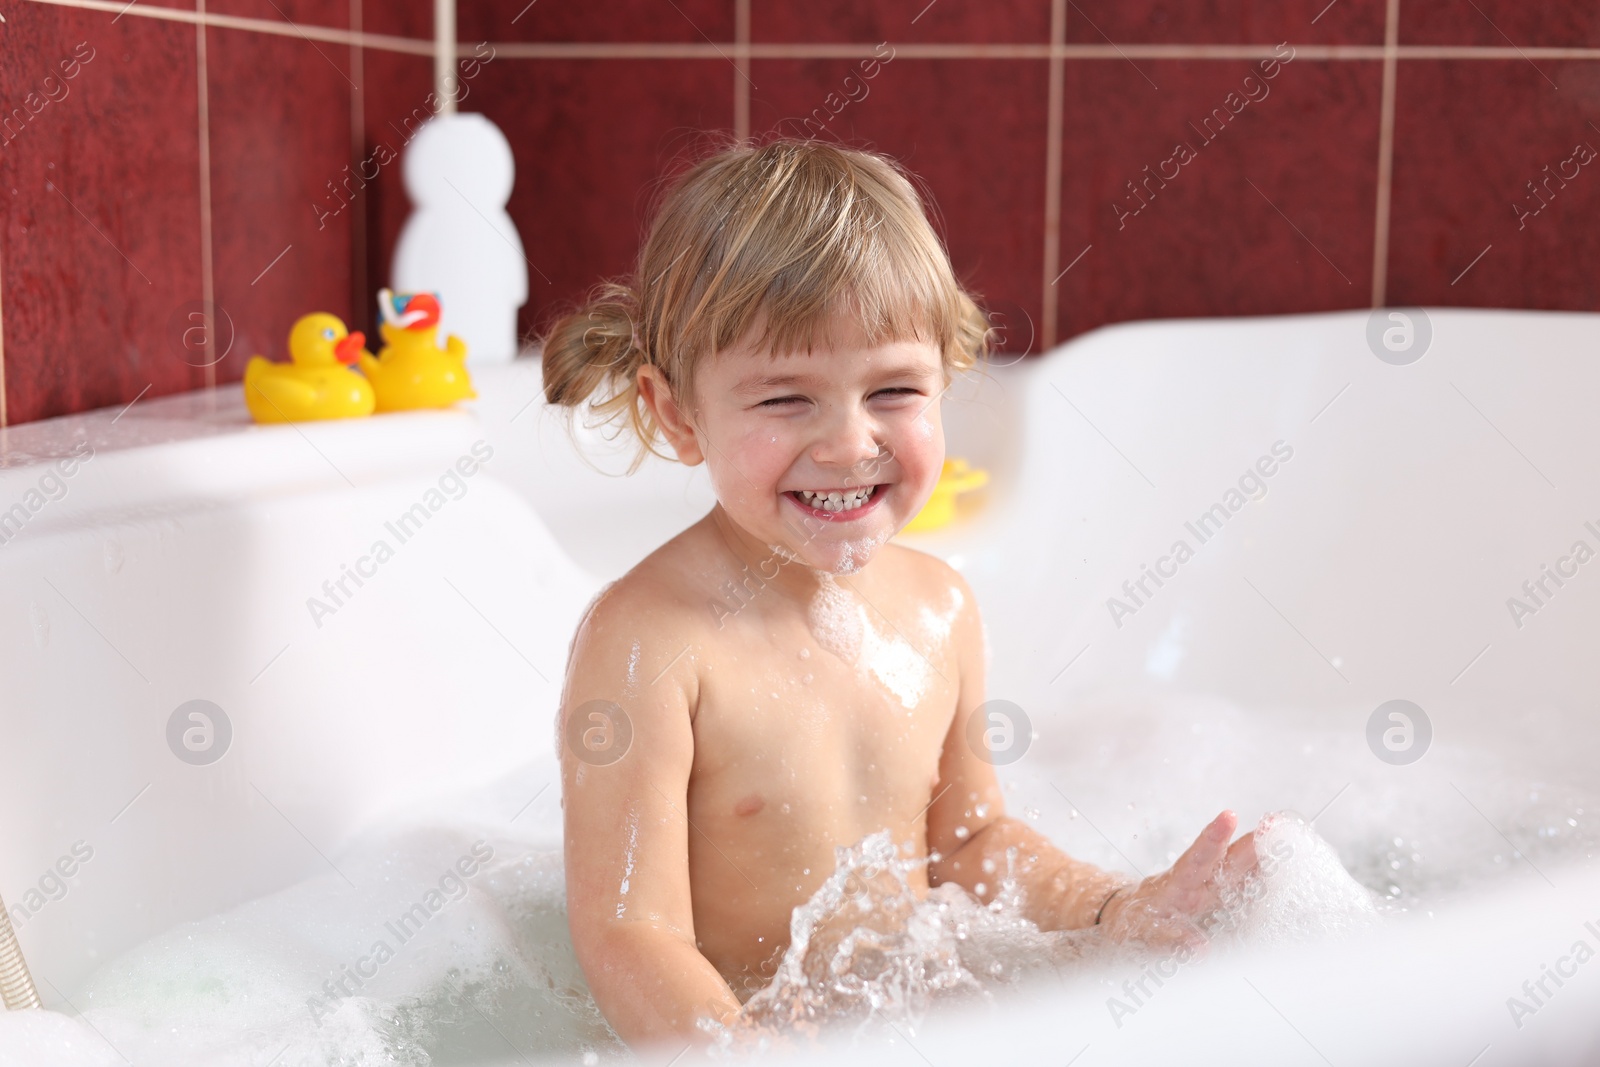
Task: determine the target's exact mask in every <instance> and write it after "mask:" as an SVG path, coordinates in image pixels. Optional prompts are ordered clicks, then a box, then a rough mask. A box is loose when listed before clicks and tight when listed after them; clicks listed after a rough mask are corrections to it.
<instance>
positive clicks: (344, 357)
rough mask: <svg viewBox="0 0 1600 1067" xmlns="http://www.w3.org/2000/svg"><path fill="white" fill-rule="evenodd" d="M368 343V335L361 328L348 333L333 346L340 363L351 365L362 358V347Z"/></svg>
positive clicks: (335, 356)
mask: <svg viewBox="0 0 1600 1067" xmlns="http://www.w3.org/2000/svg"><path fill="white" fill-rule="evenodd" d="M366 343H367V335H366V334H364V333H362V332H361V331H360V330H357V331H355V332H354V333H351V334H347V335H346V336H345V337H344V338H342V339H341V340H339V341H338V342H337V343H336V344H335V345H334V346H333V356H334V358H335V359H337V360H338V361H339V362H340V363H343V364H346V365H349V364H351V363H354V362H355V361H356V360H358V359H360V358H361V349H362V348H363V347H365V345H366Z"/></svg>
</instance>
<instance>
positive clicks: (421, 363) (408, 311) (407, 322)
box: [361, 289, 478, 411]
mask: <svg viewBox="0 0 1600 1067" xmlns="http://www.w3.org/2000/svg"><path fill="white" fill-rule="evenodd" d="M378 310H379V311H380V312H381V313H382V316H383V322H382V323H381V324H380V325H379V327H378V332H379V333H381V334H382V335H383V343H384V347H383V349H382V350H381V351H379V353H378V355H377V358H373V357H372V356H369V355H367V354H366V353H364V352H363V353H362V354H361V369H362V371H363V372H365V374H366V376H367V378H368V379H369V380H370V381H371V382H372V388H373V389H374V390H375V391H376V393H377V395H378V410H379V411H410V410H412V409H414V408H447V407H449V406H450V405H451V404H454V403H455V402H456V401H457V400H470V399H472V398H473V397H475V396H477V395H478V394H477V393H476V392H474V391H473V388H472V379H471V377H469V376H468V374H467V367H466V358H467V345H466V342H464V341H462V340H461V338H459V337H457V336H455V335H454V334H451V335H450V336H449V337H447V338H445V347H444V348H440V347H439V316H440V313H441V309H440V307H439V298H438V297H437V296H435V295H434V294H433V293H395V292H391V291H390V290H388V289H384V290H382V291H381V292H380V293H379V294H378Z"/></svg>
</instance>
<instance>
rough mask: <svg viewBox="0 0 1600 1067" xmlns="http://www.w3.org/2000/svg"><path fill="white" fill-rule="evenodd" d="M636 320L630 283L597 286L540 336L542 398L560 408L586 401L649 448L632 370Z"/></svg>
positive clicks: (638, 359) (650, 436) (641, 356)
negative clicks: (628, 429) (577, 307)
mask: <svg viewBox="0 0 1600 1067" xmlns="http://www.w3.org/2000/svg"><path fill="white" fill-rule="evenodd" d="M638 321H639V297H638V294H637V293H636V292H635V291H634V289H633V287H632V286H630V285H628V284H626V283H623V282H604V283H602V284H601V285H600V286H598V287H597V288H596V289H595V290H594V291H593V292H592V293H590V295H589V299H588V301H587V302H586V303H585V304H584V305H583V306H582V307H580V308H579V309H578V310H576V311H573V312H571V313H569V314H567V315H564V316H562V317H561V318H560V319H558V320H557V321H556V323H555V324H554V325H553V326H551V328H550V330H549V332H548V333H547V334H546V335H545V338H544V348H543V352H542V355H541V357H540V358H541V365H542V367H543V371H544V398H545V400H546V401H548V402H549V403H551V404H555V405H558V406H560V407H566V408H579V407H582V406H583V405H585V404H588V405H589V406H590V407H591V408H592V409H593V410H594V412H595V413H596V414H598V415H600V416H602V417H603V418H602V421H607V422H609V421H612V420H617V419H621V420H625V421H626V422H627V424H628V426H629V428H630V429H632V431H633V432H634V434H635V435H636V436H637V438H638V440H639V441H641V442H643V443H644V444H645V446H646V448H649V449H650V450H651V451H654V448H653V447H652V446H653V443H654V442H655V439H656V435H655V426H654V425H653V422H654V420H653V419H651V418H650V415H649V413H648V411H646V410H645V408H644V405H643V404H641V403H640V402H639V396H638V385H637V380H638V371H639V367H640V366H641V365H643V364H644V363H645V350H644V347H643V344H642V338H641V337H640V336H639V331H638V325H637V324H638ZM642 459H643V456H642V455H641V456H640V457H639V458H638V460H636V461H635V463H634V466H637V465H638V462H639V460H642Z"/></svg>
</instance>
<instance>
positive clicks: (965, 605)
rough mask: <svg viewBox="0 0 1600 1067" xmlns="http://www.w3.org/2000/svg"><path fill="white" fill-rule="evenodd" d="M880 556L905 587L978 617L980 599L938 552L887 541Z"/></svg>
mask: <svg viewBox="0 0 1600 1067" xmlns="http://www.w3.org/2000/svg"><path fill="white" fill-rule="evenodd" d="M879 558H880V560H881V561H882V562H884V563H887V564H888V565H889V566H888V567H887V568H886V571H887V576H888V577H889V578H890V579H891V580H893V581H895V582H897V583H902V585H903V587H905V588H911V589H915V590H917V597H918V599H919V600H921V601H923V602H924V603H925V604H926V603H929V602H932V603H931V604H930V606H932V607H934V608H936V609H937V610H943V611H954V612H955V614H956V615H957V616H958V617H971V618H973V619H976V618H977V611H978V601H977V598H976V597H974V596H973V595H972V587H971V586H969V585H968V584H967V580H966V578H964V577H962V574H961V572H960V571H958V570H956V569H955V568H954V567H952V566H950V564H948V563H946V562H945V561H944V560H942V559H940V558H939V557H938V556H934V555H930V554H929V553H927V552H923V551H920V550H919V549H915V548H907V547H906V546H905V545H897V544H892V543H891V544H887V545H885V546H884V547H883V549H882V554H881V555H880V557H879Z"/></svg>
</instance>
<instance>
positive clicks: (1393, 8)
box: [1372, 0, 1400, 308]
mask: <svg viewBox="0 0 1600 1067" xmlns="http://www.w3.org/2000/svg"><path fill="white" fill-rule="evenodd" d="M1384 41H1385V44H1384V55H1383V101H1382V104H1381V105H1380V106H1381V113H1380V116H1379V120H1378V202H1377V205H1376V210H1375V211H1374V212H1373V216H1374V217H1373V225H1372V306H1373V307H1375V308H1376V307H1383V305H1384V301H1385V300H1386V299H1387V294H1388V289H1389V202H1390V201H1389V197H1390V192H1391V189H1392V186H1393V182H1394V95H1395V75H1396V68H1397V66H1398V62H1397V60H1398V58H1399V57H1398V56H1397V54H1396V53H1397V51H1398V46H1399V43H1400V0H1389V5H1388V13H1387V16H1386V19H1385V23H1384Z"/></svg>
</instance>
